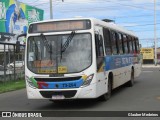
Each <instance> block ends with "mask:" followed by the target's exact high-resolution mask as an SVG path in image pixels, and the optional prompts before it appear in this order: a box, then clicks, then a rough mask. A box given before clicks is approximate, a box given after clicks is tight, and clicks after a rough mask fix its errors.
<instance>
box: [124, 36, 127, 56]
mask: <svg viewBox="0 0 160 120" xmlns="http://www.w3.org/2000/svg"><path fill="white" fill-rule="evenodd" d="M123 45H124V51H125V53H128V44H127V36H126V35H123Z"/></svg>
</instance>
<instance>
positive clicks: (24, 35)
mask: <svg viewBox="0 0 160 120" xmlns="http://www.w3.org/2000/svg"><path fill="white" fill-rule="evenodd" d="M26 36H27V34H20V35H18V36H17V41H18V39H19V38H20V37H26Z"/></svg>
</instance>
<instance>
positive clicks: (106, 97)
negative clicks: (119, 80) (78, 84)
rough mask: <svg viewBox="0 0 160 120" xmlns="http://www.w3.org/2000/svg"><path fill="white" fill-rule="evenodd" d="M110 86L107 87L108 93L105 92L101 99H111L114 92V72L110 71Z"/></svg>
mask: <svg viewBox="0 0 160 120" xmlns="http://www.w3.org/2000/svg"><path fill="white" fill-rule="evenodd" d="M107 85H108V87H107V89H108V90H107V93H105V94H103V95H102V96H101V97H100V99H101V100H102V101H107V100H108V99H110V97H111V94H112V88H113V73H112V72H110V73H109V75H108V84H107Z"/></svg>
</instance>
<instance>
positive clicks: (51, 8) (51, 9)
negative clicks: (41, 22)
mask: <svg viewBox="0 0 160 120" xmlns="http://www.w3.org/2000/svg"><path fill="white" fill-rule="evenodd" d="M50 19H53V6H52V0H50Z"/></svg>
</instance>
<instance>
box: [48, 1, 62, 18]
mask: <svg viewBox="0 0 160 120" xmlns="http://www.w3.org/2000/svg"><path fill="white" fill-rule="evenodd" d="M62 2H64V0H62ZM50 19H53V5H52V0H50Z"/></svg>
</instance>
